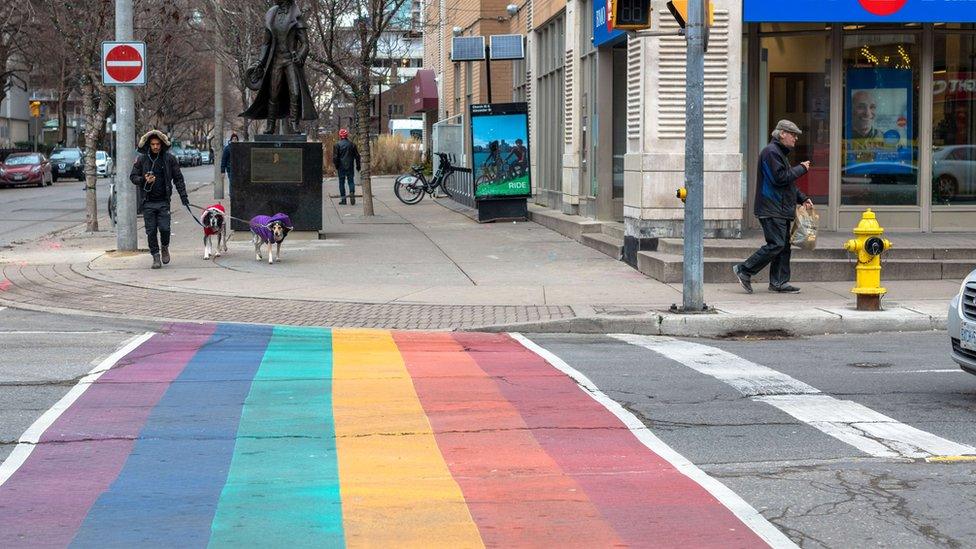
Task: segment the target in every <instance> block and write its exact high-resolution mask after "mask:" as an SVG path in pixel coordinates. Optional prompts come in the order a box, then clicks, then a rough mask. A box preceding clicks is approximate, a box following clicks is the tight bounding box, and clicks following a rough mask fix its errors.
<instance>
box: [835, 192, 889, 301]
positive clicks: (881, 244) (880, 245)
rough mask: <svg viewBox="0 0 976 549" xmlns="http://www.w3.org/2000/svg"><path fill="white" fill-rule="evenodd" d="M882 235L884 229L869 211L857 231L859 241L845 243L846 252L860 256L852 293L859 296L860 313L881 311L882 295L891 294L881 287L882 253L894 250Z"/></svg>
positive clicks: (862, 217)
mask: <svg viewBox="0 0 976 549" xmlns="http://www.w3.org/2000/svg"><path fill="white" fill-rule="evenodd" d="M883 234H884V229H883V228H881V225H880V224H878V218H877V216H876V215H875V214H874V212H872V211H871V209H870V208H869V209H867V210H865V212H864V214H863V215H862V216H861V222H860V223H858V224H857V227H855V228H854V236H856V237H857V238H855V239H854V240H848V241H847V243H846V244H844V249H845V250H847V251H848V252H851V253H852V254H857V269H856V275H857V282H856V283H855V284H854V289H853V290H851V292H852V293H853V294H854V295H856V296H857V310H859V311H880V310H881V296H883V295H885V294H886V293H888V290H886V289H884V288H882V287H881V254H882V253H884V252H885V251H887V250H889V249H891V242H890V241H888V240H887V239H884V238H881V235H883Z"/></svg>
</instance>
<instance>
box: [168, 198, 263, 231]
mask: <svg viewBox="0 0 976 549" xmlns="http://www.w3.org/2000/svg"><path fill="white" fill-rule="evenodd" d="M190 206H193V207H194V208H197V209H199V210H202V211H207V210H209V209H210V208H204V207H203V206H197V205H196V204H189V205H187V207H186V211H188V212H190V216H191V217H193V219H195V220H196V222H197V224H198V225H200V226H201V227H203V223H200V220H199V219H197V218H196V216H195V215H193V211H192V210H190ZM218 211H219V210H218ZM221 213H222V214H223V216H224V217H226V218H227V219H233V220H234V221H240V222H241V223H246V224H247V226H248V227H264V228H265V229H268V228H270V227H271V224H270V223H269V224H267V225H258V224H257V223H252V222H250V221H248V220H247V219H241V218H239V217H234V216H232V215H230V214H228V213H226V212H221Z"/></svg>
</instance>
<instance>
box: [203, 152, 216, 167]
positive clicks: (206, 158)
mask: <svg viewBox="0 0 976 549" xmlns="http://www.w3.org/2000/svg"><path fill="white" fill-rule="evenodd" d="M200 161H201V162H203V163H204V164H213V162H214V161H213V156H211V155H210V151H200Z"/></svg>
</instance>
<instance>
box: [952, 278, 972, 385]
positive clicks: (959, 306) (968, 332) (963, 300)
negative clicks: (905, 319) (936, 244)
mask: <svg viewBox="0 0 976 549" xmlns="http://www.w3.org/2000/svg"><path fill="white" fill-rule="evenodd" d="M948 328H949V339H950V341H951V343H952V359H953V360H955V361H956V363H957V364H959V366H960V367H961V368H962V369H963V370H965V371H967V372H969V373H971V374H974V375H976V271H973V272H971V273H969V276H967V277H966V279H965V280H963V281H962V286H961V287H960V288H959V295H957V296H956V297H954V298H952V302H951V303H949V326H948Z"/></svg>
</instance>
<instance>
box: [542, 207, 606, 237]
mask: <svg viewBox="0 0 976 549" xmlns="http://www.w3.org/2000/svg"><path fill="white" fill-rule="evenodd" d="M529 220H530V221H533V222H535V223H538V224H539V225H542V226H543V227H546V228H549V229H552V230H553V231H556V232H557V233H559V234H561V235H563V236H565V237H567V238H571V239H573V240H575V241H577V242H579V240H580V238H581V237H582V236H583V235H584V234H589V233H599V232H600V227H601V225H602V223H600V222H599V221H593V220H592V219H588V218H585V217H581V216H578V215H566V214H564V213H561V212H557V211H554V210H547V209H544V208H537V207H530V208H529Z"/></svg>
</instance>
